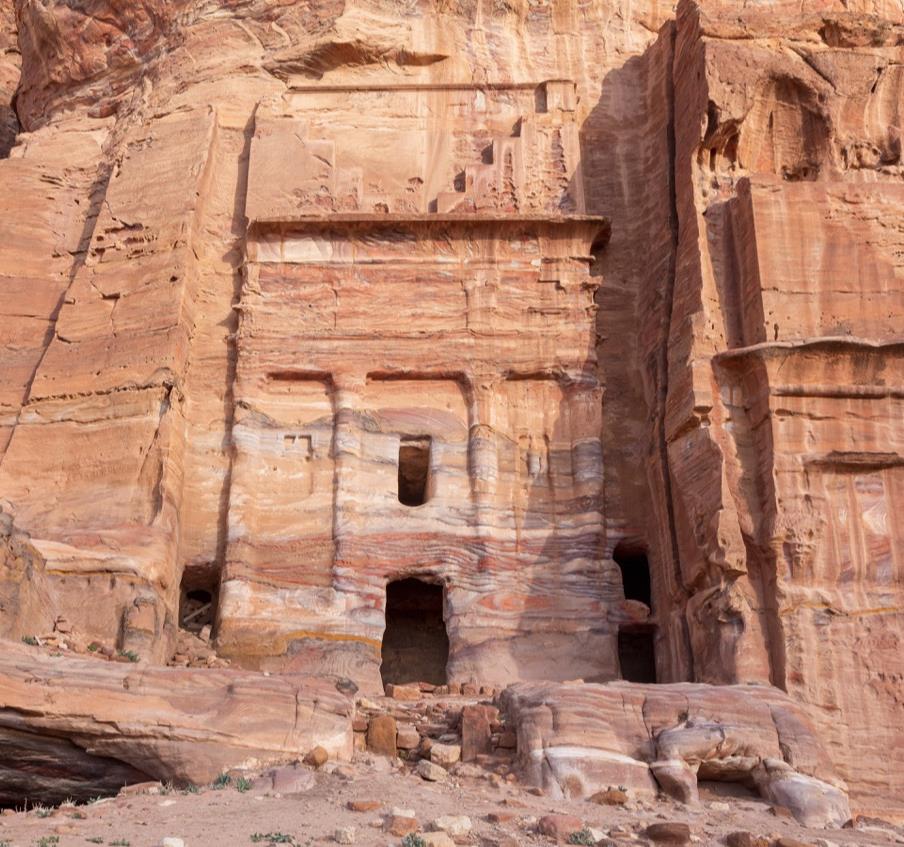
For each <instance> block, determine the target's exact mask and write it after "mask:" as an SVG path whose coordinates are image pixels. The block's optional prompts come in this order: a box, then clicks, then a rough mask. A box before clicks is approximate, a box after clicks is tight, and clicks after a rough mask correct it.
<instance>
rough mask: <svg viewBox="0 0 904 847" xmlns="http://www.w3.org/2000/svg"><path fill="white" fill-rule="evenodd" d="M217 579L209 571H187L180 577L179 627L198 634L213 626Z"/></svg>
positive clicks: (215, 575)
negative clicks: (208, 626) (206, 627)
mask: <svg viewBox="0 0 904 847" xmlns="http://www.w3.org/2000/svg"><path fill="white" fill-rule="evenodd" d="M218 589H219V579H218V576H217V574H216V573H214V572H213V571H211V570H206V569H205V570H201V569H197V570H189V569H188V568H186V570H185V572H184V573H183V575H182V584H181V586H180V591H179V627H180V629H187V630H189V631H190V632H194V633H198V632H200V631H201V630H202V629H204V627H205V626H207V625H208V624H210V625H211V626H212V625H213V624H214V622H215V620H216V612H217V594H218V593H219V591H218Z"/></svg>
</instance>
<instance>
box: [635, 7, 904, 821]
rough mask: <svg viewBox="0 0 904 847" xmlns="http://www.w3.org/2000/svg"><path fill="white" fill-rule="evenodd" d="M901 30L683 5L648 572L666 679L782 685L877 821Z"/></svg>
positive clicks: (893, 642)
mask: <svg viewBox="0 0 904 847" xmlns="http://www.w3.org/2000/svg"><path fill="white" fill-rule="evenodd" d="M888 14H889V10H888V9H887V7H885V6H883V5H882V4H881V3H876V4H861V7H859V9H858V11H856V12H855V11H852V10H850V9H842V8H841V7H840V6H839V7H838V8H834V7H833V6H832V4H828V6H826V5H823V6H820V8H818V9H817V8H815V7H809V6H808V5H807V4H805V6H804V7H803V9H801V8H800V7H794V8H793V9H792V8H791V7H790V5H786V4H782V3H775V4H769V8H764V7H757V8H755V9H754V8H750V9H745V10H744V11H743V12H741V13H740V14H739V13H738V9H737V6H736V4H733V3H719V2H706V3H696V4H695V3H689V2H685V3H682V4H680V6H679V9H678V15H677V21H676V27H675V35H674V44H675V55H674V63H673V71H674V78H673V91H674V99H675V110H676V114H680V115H681V116H682V119H681V120H680V121H678V120H676V122H675V136H674V138H675V146H674V150H675V170H674V174H675V204H676V207H675V208H676V215H677V224H678V240H677V243H676V251H677V252H676V273H675V277H674V288H673V292H672V306H671V309H670V315H669V320H668V334H667V336H662V337H661V341H662V342H665V341H666V338H667V340H668V351H669V355H668V359H669V361H668V364H667V367H666V369H665V373H666V374H667V392H666V395H665V400H664V405H662V406H661V414H662V421H663V440H664V445H665V452H666V468H667V472H668V476H669V479H670V480H671V484H670V489H669V490H670V492H671V493H670V494H668V495H667V504H668V506H669V507H670V508H671V513H672V515H673V520H672V525H673V527H674V540H673V543H671V544H670V546H669V547H660V554H658V555H665V558H664V559H660V561H659V564H657V565H656V566H654V567H653V573H654V575H653V583H654V585H653V600H654V604H655V605H656V606H657V610H658V611H657V620H658V623H659V624H660V626H662V627H665V628H666V630H667V632H668V635H667V636H665V635H664V636H663V640H664V641H666V642H668V644H669V645H670V649H669V658H668V660H666V661H664V662H663V664H668V665H670V666H671V673H672V674H677V676H674V675H673V676H671V677H670V678H672V679H675V678H678V679H683V678H688V677H689V676H692V677H693V678H695V679H697V680H700V681H708V682H715V683H733V682H741V681H758V682H762V683H772V684H774V685H776V686H778V687H779V688H782V689H784V690H786V691H787V692H788V693H789V694H790V695H791V696H792V697H793V698H794V699H796V700H797V701H798V702H801V703H803V704H808V705H811V706H813V707H814V708H815V712H814V718H815V719H816V720H817V722H818V725H819V726H820V731H821V732H822V733H824V734H825V736H826V738H827V739H828V749H830V750H832V751H833V754H832V755H833V757H834V759H835V762H836V765H837V767H838V769H839V772H840V773H841V774H842V775H843V776H844V778H845V779H846V780H847V781H848V782H849V783H850V785H851V786H852V791H853V793H854V796H855V797H857V798H858V799H857V802H858V803H860V804H863V805H864V806H869V805H870V804H871V803H872V800H870V799H869V798H870V797H873V796H875V797H878V795H879V794H882V795H883V796H886V797H887V796H888V792H887V791H886V787H887V783H886V786H882V785H880V784H879V783H882V782H883V781H885V780H887V779H888V778H889V775H888V774H886V773H885V770H884V767H882V768H880V770H881V771H882V774H883V775H882V776H881V777H879V779H878V782H877V781H874V778H875V777H876V776H877V772H876V771H875V770H873V765H867V764H866V763H867V762H868V761H869V760H870V757H869V756H864V755H863V750H864V746H863V745H864V744H866V745H868V746H870V747H871V748H872V749H876V750H879V749H882V750H886V751H890V755H891V756H893V757H894V756H896V755H898V754H897V753H896V752H891V751H895V750H896V749H897V747H898V745H897V742H896V741H895V740H894V738H893V736H894V735H895V730H893V729H892V728H893V727H895V726H899V725H900V724H901V720H902V714H904V713H902V711H901V704H902V702H904V699H902V689H901V684H902V679H904V676H902V673H904V666H902V664H901V657H902V654H901V652H900V650H898V649H897V646H898V645H899V644H900V641H901V637H902V608H904V597H902V594H901V590H902V584H904V583H902V578H901V572H900V567H899V565H898V564H897V563H898V562H899V561H900V554H899V552H898V551H899V550H900V546H901V542H900V537H899V532H898V530H897V529H896V528H895V522H894V520H893V519H892V515H894V514H895V513H896V511H897V510H900V508H901V504H900V502H899V497H900V494H899V491H900V484H901V473H902V456H904V454H902V452H901V445H902V431H901V428H900V426H899V424H898V421H899V420H900V418H901V414H900V413H901V409H900V403H901V386H902V385H904V382H902V373H901V366H902V361H901V353H902V349H904V348H902V347H901V344H900V342H901V335H900V327H901V320H900V316H901V312H902V308H904V299H902V298H904V288H902V284H901V283H902V272H904V265H902V263H901V255H902V253H901V245H902V240H901V239H902V234H904V233H902V229H901V226H900V221H901V218H902V202H904V194H902V187H904V182H902V176H904V170H902V167H904V165H902V159H901V150H900V143H899V140H898V139H899V137H900V134H901V127H902V120H901V114H900V103H901V102H902V85H904V77H902V76H901V74H900V70H901V67H900V61H901V57H902V53H901V49H902V48H901V27H900V15H899V14H898V15H897V16H896V15H890V16H889V17H885V16H886V15H888ZM854 103H856V104H857V105H856V107H855V106H854V105H853V104H854ZM657 474H658V471H657ZM666 561H668V562H670V563H671V564H670V565H668V566H666V565H665V562H666ZM867 715H868V716H870V717H869V718H868V719H867V720H866V722H865V723H864V717H865V716H867ZM866 724H869V725H870V726H871V727H874V728H875V730H873V729H870V730H867V729H866ZM889 732H890V733H891V734H889ZM867 735H868V736H870V737H869V740H867V739H866V736H867ZM874 745H875V746H874ZM841 750H846V751H848V753H841V752H840V751H841ZM892 770H895V771H899V770H900V768H897V767H894V768H892ZM891 778H892V779H895V778H896V777H891ZM891 793H892V794H894V793H896V791H892V792H891ZM883 805H884V801H879V802H878V806H883Z"/></svg>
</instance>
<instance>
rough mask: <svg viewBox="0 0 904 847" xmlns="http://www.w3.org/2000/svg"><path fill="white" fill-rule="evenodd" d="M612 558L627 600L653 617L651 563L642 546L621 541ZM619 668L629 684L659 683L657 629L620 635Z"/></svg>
mask: <svg viewBox="0 0 904 847" xmlns="http://www.w3.org/2000/svg"><path fill="white" fill-rule="evenodd" d="M612 558H613V560H614V561H615V564H617V565H618V569H619V571H621V578H622V589H623V591H624V593H625V600H635V601H637V602H639V603H643V604H644V605H645V606H646V607H647V608H648V609H649V610H650V612H651V613H652V611H653V590H652V581H651V579H650V562H649V559H648V558H647V551H646V548H645V547H644V545H643V544H642V543H640V542H636V541H629V540H624V541H620V542H619V543H618V544H617V545H616V547H615V550H613V552H612ZM618 664H619V667H620V668H621V675H622V679H626V680H627V681H628V682H648V683H649V682H656V626H655V624H652V623H643V624H630V625H626V626H622V627H621V628H620V629H619V631H618Z"/></svg>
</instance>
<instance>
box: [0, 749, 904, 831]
mask: <svg viewBox="0 0 904 847" xmlns="http://www.w3.org/2000/svg"><path fill="white" fill-rule="evenodd" d="M369 758H370V760H369V761H362V762H359V763H356V764H355V765H353V766H351V767H349V766H345V767H344V768H342V770H343V772H344V773H343V774H339V773H326V772H323V771H321V772H319V773H317V775H316V782H315V785H314V787H313V788H311V789H309V790H308V791H306V792H304V793H302V794H295V795H291V796H281V795H278V794H276V795H274V794H272V793H265V792H263V791H260V790H255V789H252V790H250V791H246V792H240V791H238V790H237V789H236V788H235V787H232V786H229V787H226V788H223V789H220V790H217V789H214V788H211V787H204V788H201V789H200V790H199V791H198V793H187V792H183V791H176V790H172V791H170V792H169V793H164V794H158V795H153V794H150V795H148V794H142V795H133V796H123V795H121V796H119V797H116V798H112V799H107V800H101V801H98V802H95V803H91V804H87V805H82V806H77V807H74V806H66V805H63V806H61V807H59V808H57V809H53V810H47V809H40V808H39V809H33V810H29V811H25V812H23V811H19V812H16V813H12V812H9V811H7V812H4V814H3V815H2V816H0V847H86V845H88V844H92V843H93V844H104V845H108V846H109V847H126V845H129V847H158V845H160V844H161V842H162V839H163V838H164V837H178V838H181V839H183V841H184V842H185V847H245V845H249V846H250V845H254V844H261V845H264V847H267V845H268V844H269V843H271V841H270V840H268V839H266V838H263V839H262V838H260V837H258V838H254V836H255V835H258V836H259V835H265V834H268V833H281V834H282V835H283V836H285V837H286V838H291V841H287V840H285V838H284V839H283V840H282V841H277V842H276V843H294V844H297V845H299V846H300V845H314V844H316V843H324V844H330V843H335V841H334V838H333V836H334V833H335V831H336V829H337V828H341V827H354V828H355V835H354V839H355V840H354V843H355V844H356V845H361V847H398V845H400V843H401V839H400V838H398V837H394V836H393V835H391V834H389V833H387V832H384V831H383V828H382V824H383V815H384V814H388V813H389V812H390V811H391V810H392V808H393V807H400V808H406V809H412V810H414V812H415V815H416V817H417V819H418V823H419V825H420V827H421V829H422V830H429V829H430V828H431V826H430V824H431V822H432V821H433V820H434V819H435V818H437V817H439V816H441V815H467V816H469V817H470V819H471V821H472V822H473V829H472V831H471V834H470V836H469V837H468V838H467V839H465V840H463V841H462V843H466V844H469V845H473V846H474V847H494V846H495V845H498V847H515V845H543V847H551V845H552V842H551V840H550V839H549V838H547V837H546V836H543V835H540V834H539V833H538V832H537V828H536V823H537V819H538V818H539V817H540V816H542V815H546V814H550V813H561V814H572V815H575V816H577V817H579V818H581V820H582V821H583V822H584V823H585V825H587V826H589V827H594V828H597V829H600V830H602V831H603V832H605V833H607V834H609V835H610V836H615V837H616V839H617V840H618V841H619V842H621V843H625V844H646V843H647V840H646V839H645V838H644V837H643V830H644V829H645V827H646V826H648V825H649V824H650V823H654V822H657V821H684V822H687V823H689V824H690V826H691V829H692V832H693V834H694V841H695V843H697V844H702V845H717V844H722V843H723V839H724V837H725V835H727V834H728V833H730V832H733V831H736V830H747V831H749V832H751V833H753V834H755V835H762V836H770V837H772V838H775V837H778V836H785V837H789V838H796V839H798V840H799V841H800V842H803V843H804V844H808V845H814V847H832V845H839V847H841V845H869V847H880V845H882V846H884V845H891V844H904V829H901V828H898V829H894V828H892V827H890V826H888V827H881V828H880V827H876V828H872V829H860V830H836V831H819V832H817V831H813V830H805V829H803V828H801V827H800V826H798V825H797V824H796V823H795V822H794V821H790V820H787V819H784V818H780V817H776V816H775V815H774V814H773V813H772V812H771V811H770V809H769V807H768V805H766V804H765V803H763V802H760V801H759V800H756V799H754V798H749V797H743V798H737V797H732V798H726V797H720V796H717V795H714V794H712V793H708V794H707V792H704V794H706V795H707V796H706V797H705V799H704V802H703V803H702V805H701V807H700V808H697V809H689V808H686V807H683V806H680V805H678V804H676V803H673V802H672V801H670V800H662V801H657V802H655V803H642V804H632V805H631V806H630V807H628V808H624V807H608V806H599V805H596V804H594V803H591V802H588V801H586V800H583V801H582V800H570V801H564V800H562V801H557V800H552V799H550V798H548V797H543V796H536V795H534V794H531V793H529V792H528V791H527V790H525V789H524V788H523V787H520V786H518V785H502V786H496V785H493V784H491V783H490V782H489V781H487V780H486V779H482V778H470V777H469V778H461V779H453V780H450V781H449V782H447V783H444V784H438V783H428V782H425V781H424V780H422V779H421V778H420V777H419V776H417V775H416V774H413V773H411V772H410V770H409V767H408V766H407V765H401V764H398V765H397V769H393V768H391V767H390V766H389V762H388V760H380V761H374V760H373V758H372V757H369ZM326 767H327V769H329V768H330V765H327V766H326ZM349 800H378V801H380V802H381V803H382V809H380V810H376V811H371V812H364V813H360V812H352V811H350V810H349V809H348V808H347V806H346V804H347V802H348V801H349ZM725 802H728V803H729V810H728V811H726V809H725V808H724V803H725ZM492 812H505V813H510V814H513V815H514V817H513V818H512V819H511V820H509V821H507V822H506V823H505V824H493V823H490V822H488V821H487V817H486V816H487V815H488V814H489V813H492ZM632 833H633V834H632ZM507 839H513V840H507Z"/></svg>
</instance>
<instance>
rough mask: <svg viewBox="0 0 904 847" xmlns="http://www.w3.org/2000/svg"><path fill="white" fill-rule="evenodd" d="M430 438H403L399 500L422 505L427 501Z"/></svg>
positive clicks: (400, 459)
mask: <svg viewBox="0 0 904 847" xmlns="http://www.w3.org/2000/svg"><path fill="white" fill-rule="evenodd" d="M429 475H430V439H429V438H403V439H402V440H401V442H400V444H399V502H400V503H403V504H404V505H406V506H422V505H423V504H424V503H426V502H427V497H428V492H427V483H428V481H429Z"/></svg>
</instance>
